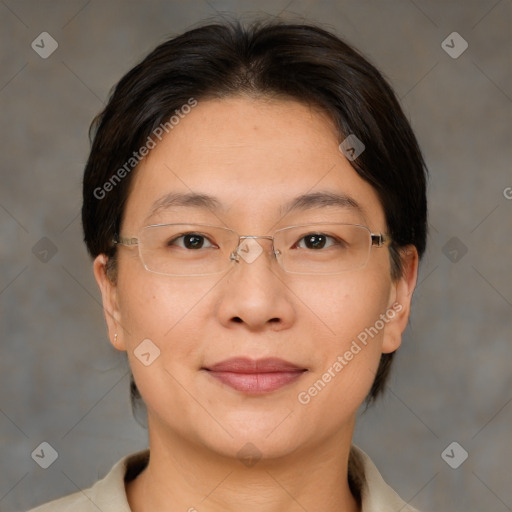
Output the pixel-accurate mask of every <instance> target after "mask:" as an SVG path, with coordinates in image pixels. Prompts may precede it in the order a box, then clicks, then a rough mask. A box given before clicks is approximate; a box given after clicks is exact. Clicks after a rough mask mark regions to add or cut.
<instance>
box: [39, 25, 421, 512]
mask: <svg viewBox="0 0 512 512" xmlns="http://www.w3.org/2000/svg"><path fill="white" fill-rule="evenodd" d="M94 128H95V134H94V140H93V144H92V149H91V153H90V156H89V160H88V163H87V166H86V169H85V174H84V187H83V198H84V203H83V210H82V220H83V227H84V233H85V242H86V244H87V248H88V250H89V252H90V254H91V255H92V257H93V258H94V275H95V277H96V280H97V282H98V285H99V288H100V290H101V293H102V297H103V304H104V310H105V317H106V321H107V326H108V332H109V337H110V340H111V342H112V344H113V345H114V347H115V348H117V349H118V350H121V351H126V353H127V356H128V360H129V363H130V367H131V370H132V373H133V379H132V384H131V387H132V399H133V401H134V404H137V403H138V402H139V401H140V400H143V401H144V403H145V405H146V407H147V423H148V430H149V450H148V451H145V452H141V453H138V454H134V455H132V456H129V457H126V458H124V459H122V460H121V461H119V463H118V464H116V466H115V467H114V468H113V469H112V471H111V472H110V473H109V474H108V475H107V476H106V477H105V478H104V479H103V480H101V481H99V482H97V483H96V484H95V485H94V486H93V487H92V488H91V489H88V490H86V491H84V492H80V493H77V494H75V495H72V496H68V497H65V498H62V499H61V500H57V501H55V502H52V503H50V504H47V505H43V506H42V507H39V508H37V509H34V510H35V511H38V512H42V511H52V512H57V511H67V510H70V511H71V510H73V511H75V510H80V511H81V512H85V511H89V510H98V509H99V510H102V511H103V512H110V511H112V512H113V511H116V512H128V511H133V512H146V511H151V512H159V511H172V512H174V511H178V510H188V511H195V510H197V511H201V512H202V511H218V510H222V511H227V510H235V509H236V510H244V511H256V510H257V511H263V510H264V511H280V512H281V511H296V510H297V511H298V510H308V511H314V510H322V511H330V512H331V511H332V512H334V511H340V510H343V511H350V512H355V511H363V512H376V511H384V510H386V511H387V510H389V511H391V510H393V511H395V510H396V511H398V510H401V511H407V510H408V511H411V510H413V509H412V508H411V507H410V506H408V505H407V504H406V503H405V502H404V501H402V500H401V499H400V498H399V497H398V495H396V493H394V491H393V490H391V488H389V487H388V486H387V485H386V484H385V483H384V481H383V480H382V478H381V476H380V475H379V473H378V471H377V469H376V468H375V466H374V465H373V464H372V462H371V461H370V459H369V458H368V456H367V455H365V454H364V452H362V451H361V450H360V449H358V448H357V447H355V446H353V445H352V442H351V440H352V435H353V431H354V424H355V419H356V414H357V410H358V408H359V407H360V406H361V404H362V403H363V402H364V401H365V400H366V401H367V402H372V401H373V400H375V399H376V398H377V396H378V395H379V394H380V393H381V392H382V390H383V388H384V386H385V382H386V379H387V376H388V373H389V369H390V363H391V361H392V357H393V354H394V352H395V351H396V350H397V349H398V347H399V346H400V343H401V338H402V333H403V331H404V329H405V327H406V325H407V321H408V318H409V313H410V305H411V299H412V294H413V291H414V288H415V285H416V278H417V271H418V261H419V258H420V257H421V255H422V254H423V252H424V250H425V240H426V198H425V175H426V169H425V165H424V162H423V159H422V156H421V153H420V150H419V148H418V145H417V142H416V139H415V137H414V134H413V133H412V131H411V128H410V126H409V124H408V122H407V120H406V118H405V116H404V115H403V113H402V111H401V109H400V106H399V104H398V102H397V100H396V98H395V96H394V94H393V92H392V91H391V89H390V87H389V86H388V84H387V83H386V82H385V80H384V79H383V78H382V76H381V75H380V74H379V72H378V71H377V70H376V69H375V68H374V67H373V66H372V65H371V64H370V63H368V62H367V61H366V60H365V59H364V58H363V57H362V56H360V55H359V54H358V53H357V52H356V51H355V50H353V49H352V48H350V47H349V46H348V45H347V44H345V43H343V42H342V41H340V40H339V39H338V38H337V37H335V36H334V35H332V34H330V33H328V32H326V31H324V30H322V29H320V28H317V27H314V26H308V25H291V24H285V23H275V22H273V23H263V22H262V23H257V24H254V25H252V26H250V27H243V26H241V25H239V24H215V25H208V26H204V27H201V28H198V29H195V30H191V31H189V32H186V33H185V34H183V35H181V36H179V37H177V38H174V39H171V40H169V41H167V42H165V43H163V44H162V45H160V46H159V47H157V48H156V49H155V50H154V51H153V52H152V53H151V54H150V55H149V56H148V57H146V58H145V59H144V60H143V61H142V62H141V63H140V64H139V65H137V66H136V67H135V68H134V69H132V70H131V71H130V72H129V73H128V74H127V75H126V76H124V77H123V78H122V79H121V81H120V82H119V84H118V85H117V87H116V88H115V91H114V93H113V95H112V97H111V98H110V101H109V103H108V105H107V106H106V108H105V110H104V111H103V112H102V113H101V114H100V115H99V116H98V118H97V119H96V120H95V123H94Z"/></svg>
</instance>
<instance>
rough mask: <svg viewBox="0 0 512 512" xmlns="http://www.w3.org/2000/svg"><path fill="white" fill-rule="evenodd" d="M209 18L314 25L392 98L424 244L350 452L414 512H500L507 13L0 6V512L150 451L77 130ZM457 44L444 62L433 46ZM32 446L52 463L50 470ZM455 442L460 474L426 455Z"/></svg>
mask: <svg viewBox="0 0 512 512" xmlns="http://www.w3.org/2000/svg"><path fill="white" fill-rule="evenodd" d="M216 11H229V12H231V13H239V14H241V13H244V15H249V14H251V13H252V14H254V13H258V12H267V13H271V14H273V15H276V14H278V13H281V16H282V17H283V18H285V19H288V18H292V19H297V18H298V19H301V18H306V19H307V20H311V21H316V22H319V23H322V24H324V26H326V27H327V28H331V29H333V30H335V31H336V32H337V33H338V34H339V35H341V36H342V37H344V38H346V39H347V40H348V41H349V42H351V43H352V44H354V45H355V46H356V47H358V48H359V49H360V50H362V51H363V52H364V53H365V54H366V55H367V56H368V57H369V58H370V59H371V60H372V61H373V62H374V63H376V64H377V66H378V67H379V68H380V69H381V70H382V71H383V72H384V74H385V75H386V76H387V77H388V79H389V80H390V81H391V83H392V85H393V86H394V87H395V89H396V91H397V94H398V96H399V97H400V98H401V101H402V104H403V106H404V109H405V110H406V112H407V115H408V116H409V117H410V119H411V122H412V125H413V128H414V129H415V131H416V133H417V136H418V138H419V140H420V143H421V146H422V148H423V150H424V153H425V157H426V160H427V164H428V166H429V168H430V172H431V178H430V185H429V197H430V239H429V249H428V253H427V255H426V257H425V259H424V261H423V264H422V268H421V276H420V284H419V287H418V289H417V292H416V295H415V299H414V312H413V316H412V319H411V324H410V327H409V329H408V331H407V335H406V337H405V342H404V346H403V347H402V348H401V349H400V351H399V355H398V358H397V360H396V365H395V368H394V374H393V377H392V380H391V382H390V387H389V390H388V392H387V394H386V396H385V397H384V399H382V400H381V401H380V402H379V403H378V405H376V406H375V407H373V408H372V409H370V410H369V411H368V412H366V413H365V414H362V416H361V418H360V421H359V426H358V430H357V433H356V442H357V443H358V444H359V445H360V446H361V447H362V448H363V449H365V450H366V451H367V452H368V453H369V454H370V455H371V457H372V458H373V460H374V461H375V463H376V464H377V466H378V467H379V468H380V470H381V471H382V473H383V475H384V477H385V478H386V479H387V481H388V482H389V483H390V484H391V485H392V486H393V487H394V488H395V489H396V490H397V492H399V494H400V495H401V496H402V497H403V498H404V499H405V500H408V501H410V502H411V504H413V505H414V506H416V507H418V508H420V509H421V510H422V511H441V510H445V511H447V510H450V511H453V512H456V511H465V512H468V511H475V512H476V511H479V512H484V511H485V512H490V511H497V512H499V511H506V510H511V508H512V486H511V483H512V481H511V470H510V467H511V464H510V461H511V460H512V442H511V436H510V425H511V416H512V405H511V403H510V401H511V399H512V391H511V390H512V386H511V371H510V370H511V361H512V357H511V344H510V341H511V337H512V336H511V334H512V333H511V331H512V329H511V312H512V283H511V274H512V273H511V271H510V262H511V261H512V244H511V243H510V236H511V235H510V232H511V227H512V223H511V219H512V216H511V211H512V200H509V199H507V197H506V195H508V196H509V197H510V196H512V190H510V189H509V188H507V187H512V176H511V172H510V169H511V167H510V164H511V160H512V159H511V147H512V144H511V119H512V117H511V113H512V112H511V104H512V101H511V96H512V94H511V91H512V83H511V62H512V59H511V2H510V0H501V1H496V0H478V1H475V0H472V1H459V2H453V1H452V2H444V1H433V0H431V1H420V0H415V1H414V2H413V1H412V0H386V1H367V0H363V1H356V0H353V1H339V0H338V1H326V2H320V1H317V2H314V1H309V2H307V1H300V0H296V1H285V0H283V1H278V2H271V1H263V2H252V1H241V2H235V1H222V2H221V1H219V2H214V1H208V2H207V1H199V0H198V1H195V0H194V1H189V2H177V1H163V0H162V1H159V0H154V1H148V2H132V1H130V2H128V1H118V0H105V1H100V0H92V1H89V2H88V1H85V0H77V1H37V0H33V1H14V0H0V42H1V50H0V55H1V61H0V64H1V65H0V70H1V71H0V73H1V74H0V109H1V113H2V117H1V126H0V141H1V142H0V143H1V147H2V161H1V188H0V229H1V237H0V267H1V268H0V270H1V273H0V312H1V316H0V329H1V357H0V475H1V478H0V510H2V511H6V512H9V511H15V510H26V509H27V508H30V507H31V506H34V505H36V504H39V503H41V502H44V501H46V500H48V499H51V498H56V497H59V496H61V495H63V494H67V493H70V492H75V491H77V490H78V489H80V488H84V487H87V486H89V485H90V484H91V483H92V482H93V481H95V480H96V479H97V478H98V477H101V476H103V475H104V474H105V473H106V472H107V470H108V469H109V468H110V467H111V466H112V464H113V463H114V462H115V461H117V460H118V459H119V458H120V457H122V456H123V455H125V454H128V453H131V452H133V451H136V450H138V449H141V448H143V447H145V446H146V444H147V433H146V431H145V430H144V429H142V428H141V427H139V426H138V425H137V423H136V422H135V420H134V419H133V418H132V415H131V410H130V406H129V400H128V377H127V364H126V363H125V360H124V357H123V355H122V354H118V353H117V352H115V351H114V349H112V348H111V347H110V345H109V343H108V341H107V336H106V329H105V326H104V321H103V316H102V310H101V307H100V298H99V293H98V291H97V289H96V285H95V282H94V280H93V275H92V271H91V262H90V260H89V259H88V257H87V255H86V252H85V248H84V246H83V244H82V241H81V236H82V235H81V226H80V219H79V209H80V206H81V189H80V187H81V175H82V170H83V166H84V162H85V159H86V156H87V150H88V140H87V129H88V125H89V123H90V121H91V119H92V118H93V116H94V115H95V114H96V113H97V112H98V111H99V110H100V109H101V108H102V104H103V102H104V101H105V99H106V97H107V94H108V91H109V89H110V87H111V86H112V85H113V84H114V83H115V82H116V81H117V80H118V79H119V78H120V77H121V76H122V74H124V73H125V72H126V71H127V70H128V69H129V68H130V67H132V66H133V65H134V64H135V63H136V62H137V61H138V60H139V59H140V58H142V57H143V56H144V55H145V54H146V53H147V52H148V51H149V50H150V49H152V48H153V47H154V46H155V45H156V44H157V43H159V42H161V41H163V40H164V39H165V38H167V37H168V36H171V35H175V34H177V33H179V32H182V31H184V30H186V29H187V28H190V27H191V26H193V25H195V24H197V23H198V22H199V21H201V20H204V19H206V18H210V17H212V16H216V15H217V14H216ZM43 31H47V32H49V33H50V34H51V35H52V36H53V37H54V38H55V39H56V40H57V42H58V44H59V47H58V49H57V51H55V53H53V54H52V55H51V56H50V57H49V58H47V59H42V58H41V57H40V56H39V55H38V54H37V53H36V52H35V51H34V50H33V49H32V48H31V42H32V41H33V40H34V39H36V37H37V36H38V35H39V34H40V33H41V32H43ZM454 31H456V32H458V33H459V34H460V35H461V36H462V37H463V38H464V39H465V40H466V41H467V42H468V44H469V47H468V49H467V50H466V51H465V52H464V53H463V54H462V55H461V56H460V57H458V58H457V59H454V58H452V57H450V56H449V55H448V54H447V53H446V52H445V51H444V50H443V48H442V46H441V43H442V41H443V40H445V39H446V38H447V36H448V35H449V34H450V33H452V32H454ZM448 41H449V40H448ZM449 44H450V45H452V46H454V47H455V50H457V49H459V48H460V45H459V43H456V42H454V43H453V44H452V43H450V42H449ZM507 191H509V193H508V192H507ZM43 237H47V238H48V239H49V240H50V241H51V243H52V244H53V245H54V247H55V249H56V253H55V254H53V252H52V245H51V244H50V243H49V242H48V241H46V240H45V241H43V242H39V241H40V240H41V239H42V238H43ZM453 237H456V239H454V240H452V238H453ZM38 242H39V244H40V245H36V244H37V243H38ZM41 244H42V245H41ZM34 246H36V249H37V250H35V252H36V253H38V254H37V255H35V254H34V253H33V248H34ZM44 250H47V251H48V252H47V254H46V259H48V261H46V262H45V261H44V252H41V251H44ZM466 250H467V252H466V253H464V252H465V251H466ZM43 441H46V442H49V443H50V444H51V445H52V446H53V447H54V448H55V449H56V450H57V452H58V455H59V457H58V459H57V460H56V462H55V463H54V464H52V465H51V466H50V467H49V468H48V469H46V470H45V469H42V468H40V467H39V466H38V465H37V464H36V463H35V462H34V460H33V459H32V458H31V453H32V451H33V450H34V449H35V448H36V447H37V446H38V445H39V444H40V443H41V442H43ZM452 441H457V442H458V443H459V444H460V445H461V446H462V447H463V448H464V449H465V450H466V451H467V452H468V453H469V457H468V459H467V460H466V461H465V462H464V463H463V464H462V465H461V466H460V467H459V468H458V469H452V468H451V467H449V466H448V465H447V463H446V462H445V461H444V460H443V458H442V457H441V453H442V452H443V450H444V449H445V448H446V447H447V446H448V445H449V444H450V443H451V442H452ZM450 455H451V452H450ZM459 456H460V449H456V450H455V451H454V452H453V457H452V460H458V457H459ZM306 469H307V468H306ZM311 512H313V511H311Z"/></svg>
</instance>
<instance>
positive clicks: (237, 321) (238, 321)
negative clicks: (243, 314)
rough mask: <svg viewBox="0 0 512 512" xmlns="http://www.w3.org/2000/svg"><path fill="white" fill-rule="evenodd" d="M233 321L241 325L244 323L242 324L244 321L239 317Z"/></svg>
mask: <svg viewBox="0 0 512 512" xmlns="http://www.w3.org/2000/svg"><path fill="white" fill-rule="evenodd" d="M232 320H233V321H234V322H236V323H237V324H239V323H242V322H243V320H242V319H241V318H240V317H239V316H235V317H233V319H232Z"/></svg>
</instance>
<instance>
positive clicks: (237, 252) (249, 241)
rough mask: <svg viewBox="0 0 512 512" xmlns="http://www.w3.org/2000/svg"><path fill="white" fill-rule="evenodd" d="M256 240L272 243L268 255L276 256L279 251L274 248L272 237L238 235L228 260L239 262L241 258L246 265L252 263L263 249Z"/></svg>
mask: <svg viewBox="0 0 512 512" xmlns="http://www.w3.org/2000/svg"><path fill="white" fill-rule="evenodd" d="M258 239H263V240H269V241H270V242H272V245H271V250H270V251H269V253H270V254H273V255H274V256H277V255H278V254H279V251H276V250H275V248H274V237H273V236H269V235H240V236H239V237H238V244H237V246H236V247H235V249H234V250H233V251H232V252H231V254H230V257H229V259H230V260H235V261H237V262H239V261H240V259H239V257H240V256H241V257H242V259H244V260H245V261H246V262H247V263H252V262H253V261H254V260H256V258H257V257H258V256H259V255H260V254H261V253H262V252H264V249H263V247H262V246H261V244H260V243H258V241H257V240H258Z"/></svg>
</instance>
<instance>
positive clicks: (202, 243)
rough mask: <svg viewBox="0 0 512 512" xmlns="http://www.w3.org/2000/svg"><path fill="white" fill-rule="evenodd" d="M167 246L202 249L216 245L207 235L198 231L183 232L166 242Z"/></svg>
mask: <svg viewBox="0 0 512 512" xmlns="http://www.w3.org/2000/svg"><path fill="white" fill-rule="evenodd" d="M167 245H168V246H172V245H177V246H178V247H183V248H184V249H203V248H208V247H216V245H214V244H212V243H211V242H210V241H209V240H208V238H207V237H205V236H204V235H200V234H199V233H185V234H183V235H180V236H178V237H176V238H173V239H172V240H169V241H168V242H167Z"/></svg>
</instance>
